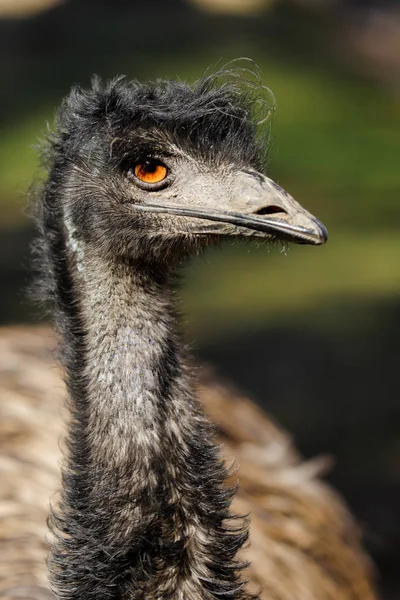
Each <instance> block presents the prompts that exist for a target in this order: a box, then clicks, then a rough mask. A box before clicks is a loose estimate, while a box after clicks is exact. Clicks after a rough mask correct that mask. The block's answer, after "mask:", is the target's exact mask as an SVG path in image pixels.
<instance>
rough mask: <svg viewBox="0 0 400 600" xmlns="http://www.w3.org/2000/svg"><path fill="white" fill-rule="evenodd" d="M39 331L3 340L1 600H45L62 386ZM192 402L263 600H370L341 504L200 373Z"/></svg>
mask: <svg viewBox="0 0 400 600" xmlns="http://www.w3.org/2000/svg"><path fill="white" fill-rule="evenodd" d="M54 347H55V340H54V337H53V336H52V334H51V333H50V332H49V330H47V329H45V328H35V329H34V328H31V329H19V328H9V329H2V330H1V331H0V390H1V405H0V410H1V425H0V481H1V502H0V597H1V598H2V599H3V600H4V599H8V598H9V599H10V600H11V599H15V598H26V599H28V598H29V599H30V600H44V599H47V598H51V597H52V594H51V592H50V591H49V586H48V581H47V569H46V564H45V561H46V556H47V553H48V547H47V544H46V541H45V538H46V529H47V528H46V519H47V515H48V512H49V501H50V499H52V501H53V502H55V501H56V496H55V493H56V491H57V490H58V488H59V487H60V476H59V470H60V469H59V465H60V460H61V450H60V439H61V438H62V433H63V402H64V400H65V395H66V394H65V390H64V384H63V383H62V379H61V373H60V371H59V369H58V368H56V366H55V361H54V358H53V357H52V354H51V350H52V349H54ZM199 391H200V398H201V400H202V402H203V404H204V406H205V408H206V411H207V412H208V414H209V415H210V417H211V418H212V420H213V421H214V422H215V423H217V424H218V427H219V439H220V442H221V444H222V450H223V454H224V457H225V459H226V461H227V462H228V464H229V463H230V462H232V460H234V461H235V462H236V463H237V465H238V468H239V470H238V472H237V473H236V474H235V475H234V476H233V477H232V478H231V480H230V482H229V483H235V481H236V480H237V481H238V482H239V490H238V494H237V496H236V498H235V500H234V502H233V510H234V512H236V513H239V514H247V513H251V525H250V540H251V543H250V545H249V546H248V547H247V548H246V549H245V550H244V551H242V556H243V557H244V558H245V559H246V560H249V561H251V566H250V567H249V568H248V569H247V571H246V573H245V575H246V577H248V578H249V579H250V580H251V582H252V587H253V589H254V591H257V590H259V589H261V590H262V591H261V597H262V598H265V599H266V600H373V599H376V598H377V595H376V592H375V590H374V585H373V575H372V568H371V563H370V561H369V559H368V557H367V556H366V554H365V552H364V551H363V550H362V548H361V545H360V535H359V531H358V528H357V527H356V525H355V523H354V521H353V519H352V517H351V515H350V514H349V512H348V510H347V508H346V506H345V505H344V503H343V501H342V500H341V499H340V498H339V497H338V496H337V495H336V494H335V493H334V492H333V491H332V490H331V489H330V487H329V486H328V485H327V484H326V483H324V482H322V481H321V480H320V479H319V478H318V475H319V473H320V471H321V467H323V465H322V462H321V461H318V460H316V461H311V462H304V461H303V460H302V459H301V458H300V457H299V455H298V454H297V453H296V452H295V450H294V449H293V448H292V445H291V442H290V438H289V437H288V436H287V434H286V433H285V432H283V431H282V430H281V429H280V428H279V427H278V426H277V425H275V424H274V423H273V422H272V421H271V420H270V419H269V418H268V417H267V415H265V414H264V413H263V412H262V411H261V410H260V409H259V408H258V407H257V406H256V405H255V404H254V403H252V402H251V401H250V400H248V399H247V398H245V397H243V396H240V395H238V394H237V393H236V392H235V391H233V390H231V389H228V388H227V387H226V386H224V385H222V384H220V383H218V382H216V381H215V379H214V378H213V377H212V375H210V374H209V373H204V375H203V376H202V378H201V384H200V390H199Z"/></svg>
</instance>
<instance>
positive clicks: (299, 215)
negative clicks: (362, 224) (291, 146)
mask: <svg viewBox="0 0 400 600" xmlns="http://www.w3.org/2000/svg"><path fill="white" fill-rule="evenodd" d="M234 189H235V192H234V197H233V198H230V199H229V206H230V207H232V208H234V209H236V210H223V209H221V210H218V209H214V208H211V207H210V208H208V207H207V208H196V207H183V206H173V205H165V204H162V205H161V204H149V203H146V204H139V205H135V209H138V210H140V211H145V212H155V213H164V214H169V215H178V216H183V217H189V218H195V219H201V220H202V221H203V222H204V221H213V225H211V223H210V225H209V226H204V225H202V226H200V227H196V229H195V230H191V231H192V232H193V233H202V234H219V235H238V236H251V235H256V236H257V237H260V236H261V237H267V238H272V239H277V240H284V241H288V242H294V243H297V244H313V245H321V244H324V243H325V242H326V241H327V239H328V231H327V229H326V228H325V226H324V225H323V224H322V223H321V222H320V221H319V220H318V219H316V218H315V217H314V216H313V215H311V214H310V213H309V212H307V211H306V210H305V209H304V208H303V207H302V206H301V205H300V204H299V203H298V202H296V201H295V200H294V199H293V198H292V197H291V196H290V195H289V194H288V193H287V192H286V191H285V190H283V189H282V188H281V187H280V186H279V185H277V184H276V183H275V182H274V181H272V180H271V179H269V178H268V177H266V176H265V175H261V174H260V173H258V172H256V171H246V172H240V173H238V181H237V185H235V188H234ZM215 203H216V204H217V205H218V204H222V205H223V204H224V203H225V202H223V199H221V202H219V201H218V198H216V202H215ZM232 226H233V227H232Z"/></svg>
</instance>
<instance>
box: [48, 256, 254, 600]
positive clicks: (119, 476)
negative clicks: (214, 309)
mask: <svg viewBox="0 0 400 600" xmlns="http://www.w3.org/2000/svg"><path fill="white" fill-rule="evenodd" d="M75 250H76V249H75ZM69 264H70V266H71V265H72V267H71V278H70V281H71V286H72V295H73V296H74V297H76V302H75V303H74V304H72V305H71V304H68V305H65V310H66V311H68V310H70V311H71V315H70V316H69V317H68V315H65V316H64V322H65V321H66V323H67V328H68V329H69V333H68V335H67V348H66V357H67V374H68V379H67V381H68V384H69V390H70V396H71V410H72V421H71V426H70V439H69V448H70V456H69V460H68V463H67V465H66V468H65V469H64V478H63V482H64V489H63V493H62V504H61V510H60V514H55V515H53V517H52V528H53V529H54V530H56V531H58V532H59V533H61V539H60V541H59V542H57V543H56V544H55V545H54V547H53V553H52V558H51V562H50V565H51V571H52V573H53V582H54V586H55V589H56V590H58V593H59V595H60V597H62V598H68V599H69V600H78V599H79V600H81V599H82V598H85V599H89V598H93V599H94V598H95V599H96V600H103V598H104V600H105V599H106V598H107V599H109V598H115V599H117V598H118V599H123V600H139V599H140V600H154V599H155V598H157V599H160V600H162V599H163V598H170V599H174V600H175V599H176V600H184V599H185V600H187V599H188V598H190V599H191V600H209V599H211V598H219V599H220V600H221V599H222V600H223V599H224V598H226V599H228V598H229V599H232V598H238V599H239V598H248V596H247V594H246V593H245V591H244V590H243V587H242V584H241V582H240V581H239V580H238V569H240V568H241V567H240V565H238V564H237V563H236V561H235V555H236V552H237V550H238V548H240V546H241V545H242V544H243V542H244V540H245V539H246V536H247V531H246V530H243V529H242V527H241V525H240V522H238V521H236V522H235V525H233V524H229V519H230V515H229V504H230V498H231V493H230V492H229V491H228V490H226V489H225V488H224V486H223V483H224V479H225V477H226V471H225V469H224V467H223V465H222V464H221V462H220V459H219V456H218V451H217V449H216V447H215V446H214V444H213V441H212V435H211V432H210V428H209V425H208V423H207V421H206V420H205V418H204V416H203V414H202V412H201V410H200V409H199V407H198V405H197V402H196V401H195V400H194V398H193V395H192V392H191V389H190V385H189V382H188V378H187V376H186V371H185V368H184V367H183V366H182V364H181V359H180V356H179V351H178V343H177V337H176V334H175V318H174V308H173V300H172V292H171V288H170V285H169V282H168V279H169V278H168V276H166V275H162V274H161V275H159V274H158V275H155V274H154V273H151V271H150V270H149V269H144V268H143V267H142V268H140V269H139V268H138V267H137V265H136V266H135V264H133V263H131V264H129V263H127V262H126V263H124V262H122V261H121V262H116V261H114V262H107V261H106V260H104V259H101V258H100V257H99V256H91V257H90V260H88V259H86V253H85V252H82V249H80V251H79V252H75V257H74V260H71V259H69ZM72 313H73V314H72ZM66 317H67V318H66ZM64 329H66V328H65V324H64ZM238 523H239V524H238ZM214 591H215V595H214Z"/></svg>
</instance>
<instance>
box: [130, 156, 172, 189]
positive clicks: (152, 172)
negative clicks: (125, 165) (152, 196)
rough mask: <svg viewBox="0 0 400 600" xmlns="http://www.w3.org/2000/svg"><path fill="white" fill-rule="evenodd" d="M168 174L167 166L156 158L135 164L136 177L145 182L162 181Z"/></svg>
mask: <svg viewBox="0 0 400 600" xmlns="http://www.w3.org/2000/svg"><path fill="white" fill-rule="evenodd" d="M167 174H168V171H167V167H166V166H165V165H163V164H162V163H160V162H158V161H156V160H151V159H147V160H145V161H144V162H143V163H139V164H137V165H136V166H135V175H136V177H137V178H138V179H140V181H144V182H145V183H160V181H163V179H165V178H166V176H167Z"/></svg>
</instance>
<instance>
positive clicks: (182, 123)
mask: <svg viewBox="0 0 400 600" xmlns="http://www.w3.org/2000/svg"><path fill="white" fill-rule="evenodd" d="M218 81H219V79H218V77H216V76H209V77H204V78H203V79H201V80H200V81H198V82H197V83H196V84H194V85H193V86H192V87H189V86H187V85H185V84H183V83H178V82H172V81H157V82H156V83H155V84H151V83H149V84H146V85H142V84H139V83H137V82H128V81H126V80H125V79H122V78H118V79H116V80H113V81H111V82H110V83H107V84H102V83H101V82H100V81H99V80H96V81H95V82H94V84H93V87H92V88H91V89H90V90H88V91H83V90H81V89H78V88H75V89H73V90H72V92H71V94H70V95H69V96H68V98H67V99H66V100H65V101H64V102H63V104H62V106H61V109H60V111H59V113H58V117H57V122H56V132H55V133H54V134H53V135H52V136H51V138H50V141H49V145H48V149H47V152H46V161H47V166H48V170H49V175H48V179H47V181H46V182H45V183H44V185H43V189H42V191H41V193H40V195H39V196H38V198H37V202H36V205H35V212H36V220H37V224H38V228H39V232H40V238H39V240H38V243H37V244H36V256H37V258H36V263H37V265H38V266H39V268H40V270H41V274H42V279H41V282H42V285H41V287H40V291H39V294H41V295H42V296H43V295H45V296H46V297H47V299H48V300H50V302H51V304H52V309H53V312H54V316H55V323H56V326H57V329H58V331H59V333H60V335H61V338H62V344H61V359H62V362H63V365H64V369H65V374H66V385H67V389H68V395H69V410H70V412H71V418H70V422H69V429H68V440H67V450H68V451H67V456H66V459H65V464H64V466H63V472H62V491H61V498H60V501H59V504H58V506H56V507H55V508H54V509H53V510H52V512H51V515H50V518H49V525H50V529H51V531H52V533H53V540H52V547H51V555H50V559H49V569H50V578H51V583H52V587H53V590H54V594H55V596H56V597H57V598H64V599H68V600H78V599H79V600H82V599H83V598H85V599H93V600H94V599H96V600H106V599H111V598H114V599H117V598H118V599H126V600H128V599H129V600H139V599H140V600H155V599H160V600H161V599H163V600H164V599H165V600H166V599H174V600H175V599H176V600H178V599H181V600H211V599H212V598H215V599H217V598H218V599H225V600H228V599H233V598H234V599H237V600H250V599H256V598H259V597H260V596H259V594H258V593H257V592H255V593H253V592H252V591H249V590H248V588H247V586H246V582H245V580H244V578H243V576H242V570H243V568H244V567H245V563H244V562H243V561H242V560H241V559H239V558H238V557H237V554H238V552H239V551H240V550H241V548H242V547H243V545H244V544H245V542H246V540H247V537H248V529H247V522H246V520H244V519H243V518H239V517H237V516H236V515H234V514H232V513H231V510H230V504H231V500H232V497H233V495H234V491H233V489H232V488H230V487H228V486H227V485H226V483H225V482H226V479H227V477H228V475H229V473H228V472H227V469H226V467H225V466H224V463H223V461H222V459H221V456H220V453H219V449H218V446H217V445H216V443H215V440H214V432H213V428H212V427H211V425H210V423H209V421H208V419H207V418H206V416H205V415H204V412H203V410H202V408H201V407H200V404H199V403H198V400H197V399H196V393H195V390H194V382H193V376H192V374H191V372H190V370H189V368H188V366H187V364H188V363H187V359H186V356H185V351H184V350H183V349H182V347H181V343H180V337H179V333H178V331H177V325H176V308H175V299H174V281H175V273H176V270H177V268H178V267H179V266H180V265H181V263H182V262H183V261H186V259H187V258H189V257H190V256H192V255H195V254H198V253H199V252H201V251H203V250H204V249H205V248H207V247H209V246H212V245H214V244H216V243H218V242H220V241H221V240H222V239H224V238H231V239H236V238H254V239H255V240H258V241H260V240H261V241H262V240H265V241H268V242H273V241H275V240H283V241H285V242H287V241H289V242H295V243H302V244H314V245H319V244H323V243H324V242H325V241H326V239H327V232H326V229H325V228H324V226H323V225H322V224H321V223H320V222H319V221H318V220H317V219H316V218H315V217H313V216H312V215H311V214H309V213H308V212H307V211H306V210H305V209H304V208H302V207H301V206H300V205H299V204H298V203H297V202H296V201H295V200H294V199H293V198H292V197H291V196H289V195H288V194H287V193H286V192H285V191H284V190H282V189H281V188H280V187H279V186H278V185H277V184H276V183H274V182H273V181H272V180H271V179H269V178H268V177H267V176H266V175H264V174H263V172H262V171H263V162H262V148H261V147H260V141H259V139H258V138H257V125H256V123H255V122H254V119H253V111H254V106H255V104H256V102H257V100H255V99H254V98H253V97H252V96H251V95H250V94H249V93H248V91H247V92H246V93H243V90H242V88H241V86H240V85H238V84H237V81H236V80H233V81H229V80H228V81H227V82H225V83H223V84H219V83H218ZM346 518H347V514H346V513H345V512H344V513H343V519H344V520H345V519H346ZM350 538H351V536H349V540H348V541H347V540H345V539H344V540H343V550H344V551H345V549H346V552H347V554H346V553H345V552H344V554H346V556H348V557H349V559H350V558H353V556H355V557H356V559H355V561H354V564H355V565H357V564H358V563H359V564H360V565H361V566H360V569H361V571H362V572H363V570H364V559H363V558H362V553H361V551H360V557H359V560H357V552H358V548H357V544H353V539H352V538H351V539H350ZM353 545H354V547H353ZM319 560H320V563H321V569H322V570H323V569H324V568H325V567H324V565H323V563H324V559H323V557H321V558H320V559H317V560H316V562H317V563H318V561H319ZM350 564H351V560H349V565H350ZM357 568H358V567H354V573H356V571H357ZM332 570H333V571H334V569H332ZM365 571H367V567H366V566H365ZM339 572H340V569H338V570H337V571H336V574H338V573H339ZM351 577H352V576H351V575H350V577H349V579H350V580H351ZM334 579H335V576H333V577H332V584H331V586H329V585H327V588H326V591H325V592H324V593H325V596H322V595H321V596H318V597H320V598H323V597H324V598H325V597H326V598H327V599H328V598H339V597H340V598H347V597H348V598H360V599H361V598H364V599H365V598H368V597H371V598H373V597H374V593H373V591H372V587H370V586H369V583H368V580H369V575H367V574H365V580H363V581H364V585H363V586H360V587H359V588H358V590H357V586H355V587H354V588H352V589H351V586H349V587H348V590H347V592H348V594H347V595H344V594H342V595H339V594H336V593H335V594H334V595H332V594H333V593H334V592H332V590H334ZM361 588H362V589H361ZM273 589H274V586H273V585H272V584H271V587H270V588H269V590H268V591H269V597H271V598H272V597H281V596H276V595H275V594H274V591H273ZM293 589H294V590H295V589H296V588H295V587H294V588H293ZM282 597H283V596H282ZM287 597H288V598H289V597H290V595H288V596H287ZM292 597H293V598H294V597H296V598H304V599H305V598H307V597H312V596H309V590H306V589H301V587H300V588H299V589H298V591H296V592H295V593H294V595H293V596H292Z"/></svg>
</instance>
